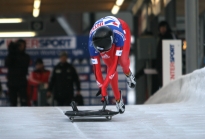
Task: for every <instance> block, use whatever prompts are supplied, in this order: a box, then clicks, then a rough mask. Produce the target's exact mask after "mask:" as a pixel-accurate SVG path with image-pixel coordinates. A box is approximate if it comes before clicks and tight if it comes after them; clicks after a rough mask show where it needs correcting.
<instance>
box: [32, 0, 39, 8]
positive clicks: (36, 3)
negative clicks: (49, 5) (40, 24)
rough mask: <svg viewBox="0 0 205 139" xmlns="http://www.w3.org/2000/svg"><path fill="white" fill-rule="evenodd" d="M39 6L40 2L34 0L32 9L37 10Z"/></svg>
mask: <svg viewBox="0 0 205 139" xmlns="http://www.w3.org/2000/svg"><path fill="white" fill-rule="evenodd" d="M40 5H41V1H40V0H35V1H34V4H33V7H34V8H35V9H39V8H40Z"/></svg>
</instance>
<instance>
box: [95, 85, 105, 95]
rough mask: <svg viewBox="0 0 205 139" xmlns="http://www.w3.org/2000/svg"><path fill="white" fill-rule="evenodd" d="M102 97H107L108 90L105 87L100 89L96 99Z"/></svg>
mask: <svg viewBox="0 0 205 139" xmlns="http://www.w3.org/2000/svg"><path fill="white" fill-rule="evenodd" d="M99 95H102V96H107V89H106V88H104V87H103V86H102V87H100V88H99V90H98V92H97V94H96V97H97V96H99Z"/></svg>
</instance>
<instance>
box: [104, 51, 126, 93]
mask: <svg viewBox="0 0 205 139" xmlns="http://www.w3.org/2000/svg"><path fill="white" fill-rule="evenodd" d="M121 54H122V50H121V47H115V56H114V58H113V59H112V61H113V64H112V65H110V66H109V67H108V73H107V76H106V78H105V80H104V83H103V85H102V87H101V91H102V94H104V92H106V89H107V87H108V84H109V83H110V81H111V80H112V78H113V77H114V76H115V74H116V69H117V65H118V59H119V57H120V56H121Z"/></svg>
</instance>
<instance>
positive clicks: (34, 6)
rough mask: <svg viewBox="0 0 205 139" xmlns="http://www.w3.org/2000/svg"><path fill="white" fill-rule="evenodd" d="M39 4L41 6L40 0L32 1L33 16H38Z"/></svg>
mask: <svg viewBox="0 0 205 139" xmlns="http://www.w3.org/2000/svg"><path fill="white" fill-rule="evenodd" d="M40 6H41V0H34V3H33V16H34V17H38V16H39V13H40Z"/></svg>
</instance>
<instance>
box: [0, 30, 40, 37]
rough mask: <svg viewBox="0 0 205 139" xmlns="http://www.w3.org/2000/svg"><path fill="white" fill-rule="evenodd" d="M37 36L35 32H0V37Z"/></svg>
mask: <svg viewBox="0 0 205 139" xmlns="http://www.w3.org/2000/svg"><path fill="white" fill-rule="evenodd" d="M34 36H36V33H35V32H29V31H25V32H0V38H7V37H34Z"/></svg>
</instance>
